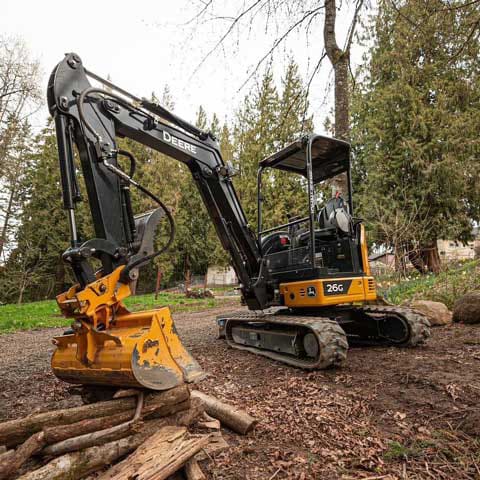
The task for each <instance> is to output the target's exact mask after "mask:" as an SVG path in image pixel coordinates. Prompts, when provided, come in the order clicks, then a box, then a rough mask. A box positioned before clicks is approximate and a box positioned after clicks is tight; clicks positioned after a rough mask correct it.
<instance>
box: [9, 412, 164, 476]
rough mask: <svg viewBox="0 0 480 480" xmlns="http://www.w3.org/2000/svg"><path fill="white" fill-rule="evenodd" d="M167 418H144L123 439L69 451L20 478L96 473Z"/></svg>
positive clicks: (153, 430)
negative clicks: (135, 431)
mask: <svg viewBox="0 0 480 480" xmlns="http://www.w3.org/2000/svg"><path fill="white" fill-rule="evenodd" d="M167 420H168V418H161V419H158V420H150V421H149V422H145V423H144V424H143V426H142V430H141V431H140V432H138V433H136V434H135V435H130V436H128V437H125V438H121V439H120V440H115V441H113V442H109V443H106V444H105V445H100V446H95V447H90V448H86V449H85V450H80V451H79V452H72V453H66V454H65V455H62V456H60V457H57V458H55V459H53V460H52V461H50V462H49V463H47V464H46V465H44V466H43V467H41V468H39V469H37V470H33V471H31V472H28V473H26V474H24V475H22V476H21V477H20V478H19V479H17V480H64V479H68V480H78V479H80V478H83V477H85V476H86V475H88V474H90V473H93V472H95V471H97V470H100V469H101V468H103V467H105V465H108V464H110V463H114V462H115V461H116V460H118V459H119V458H121V457H124V456H125V455H127V454H129V453H130V452H133V451H134V450H135V449H136V448H138V447H139V446H140V445H141V444H142V443H143V442H144V441H145V440H146V439H147V438H148V437H151V436H152V435H153V434H154V433H155V432H157V431H158V430H159V429H160V428H162V427H163V426H164V425H165V422H166V421H167ZM170 420H172V419H170Z"/></svg>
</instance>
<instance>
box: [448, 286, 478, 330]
mask: <svg viewBox="0 0 480 480" xmlns="http://www.w3.org/2000/svg"><path fill="white" fill-rule="evenodd" d="M453 321H454V322H463V323H480V292H470V293H467V294H466V295H464V296H463V297H460V298H459V299H458V300H457V301H456V302H455V305H454V306H453Z"/></svg>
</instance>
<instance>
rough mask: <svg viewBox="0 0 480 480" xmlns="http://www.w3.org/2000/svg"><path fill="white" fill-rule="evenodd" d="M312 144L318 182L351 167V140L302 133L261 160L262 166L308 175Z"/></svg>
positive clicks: (314, 178)
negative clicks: (304, 135)
mask: <svg viewBox="0 0 480 480" xmlns="http://www.w3.org/2000/svg"><path fill="white" fill-rule="evenodd" d="M309 142H311V144H312V171H313V182H314V183H318V182H321V181H322V180H325V179H327V178H332V177H334V176H335V175H338V174H339V173H342V172H345V171H347V170H348V166H349V163H350V144H349V143H347V142H344V141H343V140H337V139H336V138H331V137H324V136H322V135H315V134H312V135H309V136H306V137H303V138H301V139H299V140H296V141H295V142H293V143H291V144H290V145H288V146H286V147H285V148H284V149H282V150H280V151H278V152H276V153H274V154H273V155H270V156H269V157H267V158H265V159H264V160H262V161H261V162H260V167H261V168H278V169H279V170H286V171H288V172H295V173H298V174H300V175H303V176H305V177H306V176H307V147H308V144H309Z"/></svg>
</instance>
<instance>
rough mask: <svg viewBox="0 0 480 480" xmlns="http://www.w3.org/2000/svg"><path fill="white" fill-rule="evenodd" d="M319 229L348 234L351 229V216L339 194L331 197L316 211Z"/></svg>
mask: <svg viewBox="0 0 480 480" xmlns="http://www.w3.org/2000/svg"><path fill="white" fill-rule="evenodd" d="M317 221H318V226H319V227H320V231H324V230H334V231H337V230H338V231H339V233H344V234H348V233H351V230H352V217H351V216H350V214H349V213H348V210H347V206H346V204H345V200H344V199H343V198H342V197H340V196H335V197H333V198H331V199H330V200H329V201H328V202H327V204H326V205H325V206H324V207H323V208H322V209H321V210H320V212H319V213H318V218H317Z"/></svg>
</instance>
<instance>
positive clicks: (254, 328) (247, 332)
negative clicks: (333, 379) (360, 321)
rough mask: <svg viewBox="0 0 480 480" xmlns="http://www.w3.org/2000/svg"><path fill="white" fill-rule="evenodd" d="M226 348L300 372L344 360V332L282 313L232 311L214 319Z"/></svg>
mask: <svg viewBox="0 0 480 480" xmlns="http://www.w3.org/2000/svg"><path fill="white" fill-rule="evenodd" d="M217 321H218V322H219V325H223V326H224V329H223V331H224V333H225V339H226V341H227V343H228V345H229V346H231V347H233V348H236V349H239V350H245V351H248V352H252V353H255V354H257V355H262V356H264V357H268V358H271V359H273V360H277V361H281V362H283V363H286V364H288V365H292V366H294V367H299V368H303V369H309V370H313V369H326V368H329V367H338V366H341V365H343V364H344V363H345V361H346V358H347V350H348V342H347V338H346V336H345V332H344V331H343V330H342V328H341V327H340V326H339V324H338V323H337V322H335V321H332V320H330V319H328V318H324V317H305V316H296V315H290V314H284V312H281V313H276V312H269V311H266V312H245V311H242V312H233V313H230V314H227V315H224V316H221V317H218V318H217Z"/></svg>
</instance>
